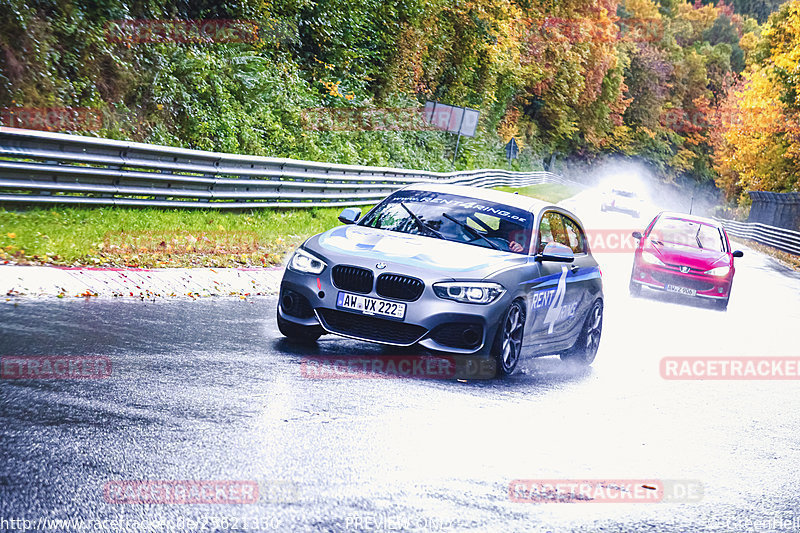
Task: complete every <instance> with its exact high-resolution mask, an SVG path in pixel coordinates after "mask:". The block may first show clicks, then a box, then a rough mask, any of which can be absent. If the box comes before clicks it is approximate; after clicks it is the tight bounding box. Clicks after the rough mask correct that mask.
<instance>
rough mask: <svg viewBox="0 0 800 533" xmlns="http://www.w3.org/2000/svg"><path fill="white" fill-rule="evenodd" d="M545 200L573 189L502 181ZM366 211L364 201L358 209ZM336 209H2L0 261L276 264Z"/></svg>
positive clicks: (329, 221)
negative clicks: (527, 185)
mask: <svg viewBox="0 0 800 533" xmlns="http://www.w3.org/2000/svg"><path fill="white" fill-rule="evenodd" d="M499 189H500V190H503V191H507V192H518V193H519V194H525V195H528V196H533V197H535V198H540V199H542V200H545V201H548V202H553V203H555V202H558V201H560V200H563V199H564V198H568V197H570V196H572V195H574V194H575V193H577V192H578V191H577V190H575V189H573V188H570V187H567V186H564V185H557V184H544V185H535V186H532V187H525V188H521V189H513V188H509V187H499ZM362 209H363V210H364V212H366V210H367V209H368V207H364V208H362ZM340 211H341V208H339V207H328V208H314V209H260V210H253V211H247V212H237V213H231V212H226V211H216V210H203V211H199V210H198V211H195V210H189V209H185V210H179V209H172V210H164V209H133V208H119V207H115V208H91V207H63V208H62V207H57V208H51V209H36V208H34V209H30V210H26V211H19V212H17V211H7V210H2V209H0V263H6V264H9V263H13V264H55V265H69V266H83V265H89V266H106V267H109V266H112V267H113V266H118V267H143V268H157V267H200V266H205V267H233V266H272V265H278V264H281V262H282V261H283V258H284V256H285V254H286V252H288V251H290V250H292V249H294V248H295V247H296V246H298V245H299V244H300V243H302V242H303V241H304V240H305V239H307V238H308V237H310V236H311V235H314V234H316V233H320V232H322V231H325V230H327V229H329V228H332V227H334V226H336V225H337V224H339V222H338V220H337V216H338V215H339V213H340Z"/></svg>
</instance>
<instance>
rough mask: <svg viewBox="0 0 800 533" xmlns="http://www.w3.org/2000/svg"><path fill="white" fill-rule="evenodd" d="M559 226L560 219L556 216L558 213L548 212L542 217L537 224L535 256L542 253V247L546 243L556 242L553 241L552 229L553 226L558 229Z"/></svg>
mask: <svg viewBox="0 0 800 533" xmlns="http://www.w3.org/2000/svg"><path fill="white" fill-rule="evenodd" d="M554 222H555V224H554ZM560 224H561V217H560V216H559V215H558V213H555V212H553V211H548V212H546V213H544V214H543V215H542V219H541V221H540V222H539V242H538V243H537V244H536V253H537V254H540V253H542V252H543V251H544V247H545V246H547V244H548V243H551V242H558V241H556V239H555V236H554V233H553V227H554V226H555V227H556V228H558V226H559V225H560Z"/></svg>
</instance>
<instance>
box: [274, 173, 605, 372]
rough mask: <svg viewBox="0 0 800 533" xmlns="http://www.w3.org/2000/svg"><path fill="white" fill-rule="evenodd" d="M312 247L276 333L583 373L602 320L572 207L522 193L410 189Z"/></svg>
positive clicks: (353, 215)
mask: <svg viewBox="0 0 800 533" xmlns="http://www.w3.org/2000/svg"><path fill="white" fill-rule="evenodd" d="M339 220H340V221H341V222H343V223H344V225H343V226H339V227H336V228H333V229H331V230H329V231H326V232H324V233H322V234H319V235H316V236H314V237H311V238H310V239H308V240H307V241H306V242H305V243H304V244H303V245H302V246H300V248H299V249H298V250H297V251H296V252H295V253H294V254H293V255H292V256H291V258H290V259H289V261H288V263H287V268H286V271H285V273H284V277H283V280H282V283H281V287H280V295H279V299H278V310H277V322H278V327H279V329H280V331H281V333H282V334H283V335H285V336H286V337H289V338H290V339H296V340H299V341H311V340H316V339H318V338H319V336H320V335H323V334H326V333H332V334H336V335H340V336H343V337H349V338H353V339H359V340H363V341H369V342H374V343H380V344H384V345H392V346H401V347H412V346H419V347H422V348H424V349H427V350H430V351H431V352H434V353H447V354H462V355H481V356H486V357H492V358H494V359H495V361H496V362H497V364H496V368H497V373H498V375H507V374H511V373H512V372H513V371H514V369H515V368H516V366H517V363H518V361H519V359H520V357H521V356H528V355H532V356H540V355H555V354H558V355H561V357H562V359H564V360H572V361H576V362H578V363H582V364H585V365H588V364H591V363H592V361H593V360H594V358H595V355H596V353H597V349H598V346H599V342H600V335H601V331H602V324H603V291H602V280H601V273H600V268H599V266H598V264H597V261H595V259H594V257H593V256H592V254H591V251H590V250H589V246H588V241H587V238H586V234H585V231H584V229H583V226H582V225H581V223H580V221H579V220H578V218H577V217H576V216H575V215H573V214H572V213H570V212H569V211H567V210H565V209H562V208H560V207H557V206H555V205H551V204H548V203H545V202H542V201H540V200H536V199H533V198H530V197H527V196H521V195H516V194H510V193H505V192H500V191H496V190H491V189H481V188H476V187H465V186H456V185H443V184H416V185H410V186H407V187H405V188H403V189H400V190H399V191H397V192H395V193H393V194H391V195H390V196H388V197H387V198H386V199H384V200H383V201H382V202H381V203H380V204H378V205H377V206H375V207H374V208H373V209H371V210H370V211H369V212H368V213H366V215H364V216H363V217H362V216H361V211H360V210H359V209H355V208H348V209H345V210H344V211H343V212H342V214H341V215H340V217H339Z"/></svg>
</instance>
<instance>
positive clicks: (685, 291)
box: [666, 285, 697, 296]
mask: <svg viewBox="0 0 800 533" xmlns="http://www.w3.org/2000/svg"><path fill="white" fill-rule="evenodd" d="M666 289H667V291H669V292H677V293H678V294H685V295H687V296H696V295H697V291H696V290H694V289H687V288H686V287H678V286H677V285H667V286H666Z"/></svg>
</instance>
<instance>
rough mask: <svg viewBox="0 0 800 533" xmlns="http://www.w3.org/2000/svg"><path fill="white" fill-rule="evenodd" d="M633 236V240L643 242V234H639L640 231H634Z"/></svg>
mask: <svg viewBox="0 0 800 533" xmlns="http://www.w3.org/2000/svg"><path fill="white" fill-rule="evenodd" d="M631 235H633V238H634V239H636V240H639V241H641V240H642V234H641V233H640V232H638V231H634V232H633V233H631Z"/></svg>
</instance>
